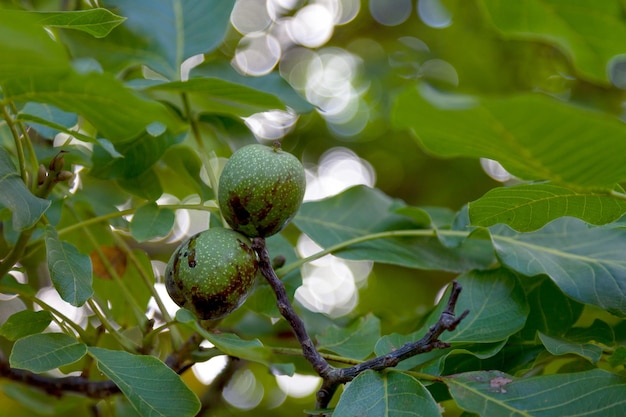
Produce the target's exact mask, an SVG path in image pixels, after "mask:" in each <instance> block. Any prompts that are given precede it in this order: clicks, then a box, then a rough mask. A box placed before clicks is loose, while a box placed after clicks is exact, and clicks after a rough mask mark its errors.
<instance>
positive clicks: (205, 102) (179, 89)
mask: <svg viewBox="0 0 626 417" xmlns="http://www.w3.org/2000/svg"><path fill="white" fill-rule="evenodd" d="M147 91H149V92H151V93H153V94H155V95H156V96H157V97H158V98H161V99H168V100H169V101H173V102H176V101H177V100H179V97H180V95H181V94H183V93H185V94H186V95H187V96H188V97H189V100H190V102H191V106H192V107H193V108H194V110H195V111H196V112H198V113H211V114H222V115H231V116H241V117H243V116H250V115H251V114H253V113H258V112H262V111H267V110H271V109H283V108H284V107H285V105H284V104H283V102H282V101H280V99H278V98H277V97H275V96H274V95H271V94H269V93H265V92H263V91H259V90H255V89H253V88H250V87H247V86H245V85H241V84H235V83H232V82H229V81H224V80H221V79H219V78H192V79H190V80H188V81H173V82H170V83H164V84H157V85H155V86H153V87H150V88H148V89H147ZM181 106H182V105H181Z"/></svg>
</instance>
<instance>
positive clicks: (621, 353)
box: [609, 346, 626, 367]
mask: <svg viewBox="0 0 626 417" xmlns="http://www.w3.org/2000/svg"><path fill="white" fill-rule="evenodd" d="M609 363H610V364H611V366H612V367H617V366H620V365H624V364H626V346H618V347H616V348H615V351H614V352H613V354H612V355H611V356H609Z"/></svg>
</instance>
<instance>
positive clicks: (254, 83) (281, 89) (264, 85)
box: [191, 62, 314, 113]
mask: <svg viewBox="0 0 626 417" xmlns="http://www.w3.org/2000/svg"><path fill="white" fill-rule="evenodd" d="M191 77H203V78H217V79H220V80H224V81H229V82H231V83H234V84H239V85H243V86H247V87H250V88H253V89H255V90H257V91H263V92H265V93H269V94H272V95H273V96H276V97H277V98H278V99H279V100H280V101H281V102H282V103H284V104H283V105H281V106H280V108H283V107H284V106H287V107H289V108H291V109H293V110H294V111H295V112H296V113H308V112H310V111H313V109H314V107H313V105H312V104H311V103H309V102H308V101H306V100H305V99H304V98H302V97H301V96H300V95H299V94H298V93H297V92H296V91H295V90H294V89H293V87H292V86H291V85H289V83H288V82H287V81H285V79H284V78H283V77H281V76H280V74H279V73H278V72H275V71H274V72H270V73H269V74H266V75H263V76H260V77H249V76H245V75H241V74H240V73H239V72H237V71H236V70H235V69H234V68H233V66H232V65H228V64H226V63H216V62H207V63H204V64H202V65H199V66H197V67H195V68H193V69H192V70H191Z"/></svg>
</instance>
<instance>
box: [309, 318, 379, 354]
mask: <svg viewBox="0 0 626 417" xmlns="http://www.w3.org/2000/svg"><path fill="white" fill-rule="evenodd" d="M379 338H380V320H379V319H378V318H377V317H376V316H373V315H371V314H370V315H368V316H365V317H360V318H359V319H358V320H355V321H354V323H352V324H350V325H349V326H347V327H339V326H336V325H334V326H331V327H329V328H328V329H327V330H326V332H325V333H324V334H322V335H319V336H317V344H318V346H317V348H318V349H319V350H328V351H331V352H334V353H337V354H339V355H342V356H344V357H346V358H351V359H358V360H361V359H365V358H367V357H368V356H369V355H370V354H371V353H372V352H373V350H374V345H375V344H376V342H377V341H378V339H379Z"/></svg>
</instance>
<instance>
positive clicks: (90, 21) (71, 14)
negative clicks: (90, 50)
mask: <svg viewBox="0 0 626 417" xmlns="http://www.w3.org/2000/svg"><path fill="white" fill-rule="evenodd" d="M29 14H32V15H33V16H35V17H36V18H37V21H38V22H39V23H40V24H42V25H44V26H49V27H58V28H67V29H75V30H81V31H83V32H86V33H88V34H90V35H91V36H94V37H96V38H103V37H105V36H106V35H108V34H109V32H111V31H112V30H113V29H114V28H115V27H116V26H118V25H120V24H121V23H122V22H123V21H124V20H126V18H124V17H121V16H117V15H116V14H114V13H112V12H110V11H109V10H107V9H102V8H96V9H90V10H74V11H68V12H29Z"/></svg>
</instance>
